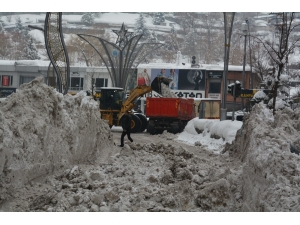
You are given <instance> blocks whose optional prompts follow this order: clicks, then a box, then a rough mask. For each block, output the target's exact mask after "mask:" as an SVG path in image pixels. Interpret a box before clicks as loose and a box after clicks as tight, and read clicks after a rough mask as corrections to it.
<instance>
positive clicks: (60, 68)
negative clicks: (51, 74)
mask: <svg viewBox="0 0 300 225" xmlns="http://www.w3.org/2000/svg"><path fill="white" fill-rule="evenodd" d="M44 38H45V46H46V50H47V54H48V56H49V59H50V61H51V63H52V65H53V67H54V70H55V72H56V74H57V89H58V91H59V92H60V93H63V94H67V93H68V88H69V82H70V62H69V57H68V52H67V48H66V45H65V42H64V38H63V33H62V13H61V12H60V13H52V12H48V13H46V18H45V25H44Z"/></svg>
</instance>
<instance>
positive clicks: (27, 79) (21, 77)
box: [20, 76, 35, 85]
mask: <svg viewBox="0 0 300 225" xmlns="http://www.w3.org/2000/svg"><path fill="white" fill-rule="evenodd" d="M34 79H35V77H25V76H20V85H21V84H25V83H29V82H30V81H32V80H34Z"/></svg>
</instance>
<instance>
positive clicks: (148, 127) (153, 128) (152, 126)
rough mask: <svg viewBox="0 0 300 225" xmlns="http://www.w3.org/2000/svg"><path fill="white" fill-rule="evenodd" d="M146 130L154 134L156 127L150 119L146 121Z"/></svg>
mask: <svg viewBox="0 0 300 225" xmlns="http://www.w3.org/2000/svg"><path fill="white" fill-rule="evenodd" d="M147 132H148V133H149V134H152V135H154V134H156V129H155V126H154V123H153V122H152V121H149V123H148V126H147Z"/></svg>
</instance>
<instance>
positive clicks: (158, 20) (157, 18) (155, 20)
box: [152, 12, 165, 25]
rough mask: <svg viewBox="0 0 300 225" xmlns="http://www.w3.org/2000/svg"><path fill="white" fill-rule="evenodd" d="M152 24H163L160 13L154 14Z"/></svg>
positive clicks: (162, 17)
mask: <svg viewBox="0 0 300 225" xmlns="http://www.w3.org/2000/svg"><path fill="white" fill-rule="evenodd" d="M152 22H153V24H154V25H160V24H161V23H163V22H165V16H164V13H162V12H158V13H154V16H153V19H152Z"/></svg>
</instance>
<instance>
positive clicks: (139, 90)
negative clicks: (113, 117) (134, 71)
mask: <svg viewBox="0 0 300 225" xmlns="http://www.w3.org/2000/svg"><path fill="white" fill-rule="evenodd" d="M171 81H172V80H171V79H168V78H165V77H156V78H155V79H154V80H153V81H152V83H151V86H146V85H141V86H137V87H136V88H135V89H133V90H131V92H130V94H129V96H128V98H127V99H126V101H125V102H124V103H123V104H122V107H121V111H120V113H119V115H118V117H119V121H120V119H121V117H122V116H123V114H124V113H125V112H126V111H130V110H131V109H132V108H133V107H134V106H135V105H134V103H133V102H134V101H135V100H136V99H137V98H139V97H142V96H143V95H144V94H147V93H149V92H151V91H152V90H153V91H156V92H157V93H159V94H161V83H164V84H166V85H169V83H170V82H171Z"/></svg>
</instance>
